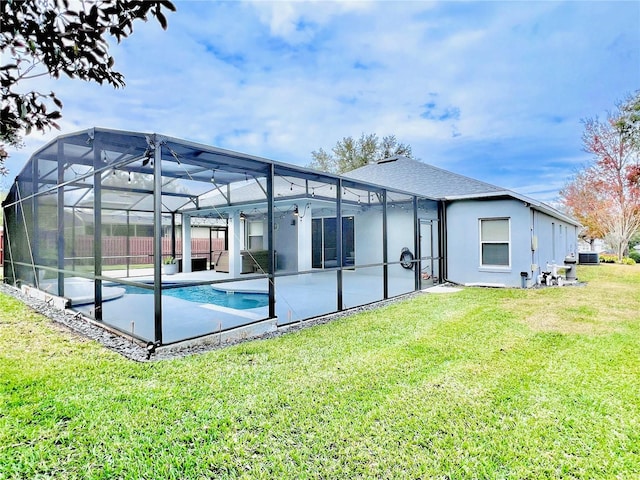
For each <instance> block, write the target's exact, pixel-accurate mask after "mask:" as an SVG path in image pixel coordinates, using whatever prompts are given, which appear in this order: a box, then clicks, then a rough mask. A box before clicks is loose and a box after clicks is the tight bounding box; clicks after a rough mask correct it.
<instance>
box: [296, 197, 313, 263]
mask: <svg viewBox="0 0 640 480" xmlns="http://www.w3.org/2000/svg"><path fill="white" fill-rule="evenodd" d="M306 270H311V207H309V210H308V211H307V212H305V217H304V219H298V271H306Z"/></svg>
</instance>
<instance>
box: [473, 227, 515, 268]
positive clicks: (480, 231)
mask: <svg viewBox="0 0 640 480" xmlns="http://www.w3.org/2000/svg"><path fill="white" fill-rule="evenodd" d="M483 220H506V221H507V222H508V226H509V239H508V241H507V245H508V247H509V265H484V264H483V263H482V245H483V244H485V243H504V242H483V241H482V222H483ZM478 264H479V265H478V268H479V269H480V270H481V271H485V272H510V271H511V218H510V217H485V218H479V219H478Z"/></svg>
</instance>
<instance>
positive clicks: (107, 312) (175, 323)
mask: <svg viewBox="0 0 640 480" xmlns="http://www.w3.org/2000/svg"><path fill="white" fill-rule="evenodd" d="M373 270H374V269H372V268H369V269H367V268H364V269H358V270H345V271H343V273H342V284H343V285H342V296H343V308H344V309H349V308H354V307H357V306H360V305H366V304H369V303H373V302H376V301H380V300H382V299H383V282H382V279H381V277H380V276H379V275H377V274H376V272H375V271H373ZM375 270H378V269H377V268H376V269H375ZM109 273H110V275H109V276H110V277H111V278H113V281H112V282H107V281H105V282H103V299H104V301H103V304H102V308H103V311H102V317H103V322H104V323H105V324H107V325H109V326H111V327H115V328H117V329H118V330H121V331H123V332H127V333H130V334H132V335H134V336H135V337H138V338H141V339H143V340H148V341H152V340H153V335H154V297H153V295H152V294H136V293H126V292H125V288H124V286H123V285H122V284H118V283H117V279H118V277H119V273H121V272H118V271H112V272H109ZM138 273H140V274H142V275H141V276H139V277H136V278H135V281H136V282H140V283H148V284H151V283H152V282H153V276H151V275H149V273H152V271H151V270H150V271H149V272H144V271H140V272H138ZM145 274H146V275H145ZM128 280H129V281H131V280H134V279H132V278H128ZM228 280H230V276H229V275H228V274H225V273H221V272H215V271H211V270H208V271H201V272H189V273H178V274H175V275H163V277H162V281H163V284H165V285H171V286H172V287H174V288H175V287H177V286H178V285H180V284H184V285H185V287H184V288H188V286H189V285H193V283H194V282H220V281H222V283H213V284H212V285H211V288H212V289H213V288H215V289H217V290H223V291H224V292H226V293H227V295H240V294H243V293H251V294H267V293H268V290H269V285H268V279H267V278H260V279H255V278H254V279H249V280H242V279H238V280H235V281H228ZM274 282H275V299H276V302H275V305H276V318H275V319H274V320H275V321H274V325H278V326H280V325H286V324H291V323H295V322H300V321H302V320H304V319H308V318H312V317H317V316H320V315H325V314H328V313H331V312H335V311H336V310H337V272H336V271H318V272H312V273H305V274H298V275H288V276H281V277H276V278H275V281H274ZM53 283H54V282H50V283H49V284H48V285H47V284H44V288H45V289H49V288H51V289H55V285H53ZM389 290H390V291H389V296H397V295H400V294H403V293H408V292H410V291H413V283H412V282H410V281H407V280H406V278H404V279H403V278H397V279H395V280H394V281H391V282H390V284H389ZM165 291H167V290H165ZM65 292H66V296H67V298H69V299H70V300H71V303H72V305H73V309H74V310H76V311H79V312H81V313H83V314H85V315H87V316H93V314H94V312H93V308H94V305H93V303H92V301H91V299H92V297H93V282H92V281H90V280H88V279H87V280H85V279H78V278H68V279H66V281H65ZM150 293H151V292H150ZM162 318H163V322H162V328H163V332H162V333H163V339H164V342H165V343H174V342H178V341H182V340H186V339H191V338H195V337H199V336H203V335H207V334H212V333H218V332H223V331H228V330H231V329H235V328H238V327H242V326H245V325H250V324H254V323H257V322H261V321H263V320H268V319H269V312H268V307H267V306H264V307H258V308H248V309H236V308H229V307H225V306H221V305H216V304H211V303H199V302H194V301H189V300H185V299H182V298H176V297H174V296H170V295H167V294H163V296H162Z"/></svg>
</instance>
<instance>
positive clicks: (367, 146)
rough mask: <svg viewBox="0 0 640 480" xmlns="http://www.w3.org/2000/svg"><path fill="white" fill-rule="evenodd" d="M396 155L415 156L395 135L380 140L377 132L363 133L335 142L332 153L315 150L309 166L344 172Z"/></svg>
mask: <svg viewBox="0 0 640 480" xmlns="http://www.w3.org/2000/svg"><path fill="white" fill-rule="evenodd" d="M394 155H403V156H405V157H409V158H413V157H412V153H411V146H410V145H406V144H404V143H400V142H398V140H397V139H396V137H395V135H389V136H386V137H383V138H382V140H380V139H379V138H378V136H377V135H376V134H375V133H371V134H369V135H365V134H364V133H363V134H362V135H361V136H360V138H359V139H357V140H355V139H354V138H353V137H344V138H343V139H342V140H340V141H338V142H337V143H336V144H335V146H334V147H333V148H332V149H331V153H329V152H327V151H326V150H324V149H322V148H320V149H318V150H314V151H313V152H311V157H312V158H313V160H312V161H311V163H310V164H309V165H308V166H309V167H310V168H314V169H316V170H321V171H323V172H330V173H344V172H348V171H350V170H354V169H356V168H360V167H362V166H364V165H368V164H369V163H375V162H377V161H378V160H382V159H384V158H388V157H392V156H394Z"/></svg>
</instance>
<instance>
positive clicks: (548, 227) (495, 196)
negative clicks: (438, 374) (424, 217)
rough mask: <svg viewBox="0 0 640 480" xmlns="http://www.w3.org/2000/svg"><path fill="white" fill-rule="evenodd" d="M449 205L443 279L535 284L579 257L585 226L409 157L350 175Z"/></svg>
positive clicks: (538, 204) (445, 217)
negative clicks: (552, 268)
mask: <svg viewBox="0 0 640 480" xmlns="http://www.w3.org/2000/svg"><path fill="white" fill-rule="evenodd" d="M345 176H346V177H348V178H353V179H357V180H366V181H369V182H372V183H376V184H378V185H383V186H385V187H389V188H402V189H404V190H406V191H408V192H411V193H414V194H416V195H424V196H428V197H430V198H433V199H436V200H438V201H439V202H441V203H442V209H443V215H442V218H441V219H440V220H441V221H442V222H443V223H444V225H445V232H444V235H443V237H444V239H445V243H444V245H443V256H444V257H445V262H444V272H443V277H444V278H445V279H447V280H449V281H451V282H455V283H459V284H463V285H485V286H500V287H504V286H507V287H518V286H521V285H522V281H523V279H526V285H529V286H530V285H531V284H532V283H535V281H536V279H537V277H538V275H540V274H541V272H542V271H545V270H548V268H547V264H559V265H563V261H564V259H565V257H566V256H568V255H576V254H577V251H578V243H577V242H578V231H579V228H580V224H579V222H577V221H576V220H574V219H572V218H571V217H569V216H567V215H565V214H563V213H561V212H559V211H557V210H556V209H554V208H552V207H550V206H548V205H546V204H544V203H541V202H538V201H536V200H533V199H531V198H528V197H525V196H524V195H520V194H518V193H515V192H513V191H510V190H505V189H503V188H500V187H496V186H494V185H490V184H487V183H484V182H481V181H478V180H474V179H471V178H468V177H465V176H462V175H458V174H456V173H453V172H449V171H446V170H443V169H440V168H437V167H434V166H431V165H428V164H426V163H422V162H419V161H417V160H412V159H409V158H405V157H394V158H389V159H385V160H383V161H380V162H378V163H375V164H370V165H366V166H364V167H361V168H358V169H356V170H353V171H351V172H348V173H346V174H345Z"/></svg>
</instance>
